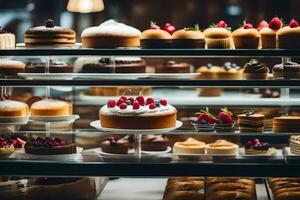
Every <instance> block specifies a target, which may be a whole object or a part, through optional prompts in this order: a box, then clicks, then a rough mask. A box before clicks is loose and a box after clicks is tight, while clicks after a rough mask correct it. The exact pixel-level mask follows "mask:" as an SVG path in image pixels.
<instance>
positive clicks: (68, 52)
mask: <svg viewBox="0 0 300 200" xmlns="http://www.w3.org/2000/svg"><path fill="white" fill-rule="evenodd" d="M99 55H101V56H147V57H164V56H168V57H170V56H176V57H211V56H217V57H249V56H255V57H264V56H269V57H283V56H285V57H295V56H300V49H138V48H137V49H128V48H127V49H125V48H124V49H121V48H120V49H84V48H78V49H72V48H69V49H60V48H49V49H45V48H41V49H36V48H35V49H9V50H0V57H1V56H99Z"/></svg>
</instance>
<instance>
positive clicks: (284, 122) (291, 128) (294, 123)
mask: <svg viewBox="0 0 300 200" xmlns="http://www.w3.org/2000/svg"><path fill="white" fill-rule="evenodd" d="M299 131H300V117H298V116H281V117H274V118H273V132H275V133H277V132H279V133H280V132H287V133H288V132H293V133H296V132H299Z"/></svg>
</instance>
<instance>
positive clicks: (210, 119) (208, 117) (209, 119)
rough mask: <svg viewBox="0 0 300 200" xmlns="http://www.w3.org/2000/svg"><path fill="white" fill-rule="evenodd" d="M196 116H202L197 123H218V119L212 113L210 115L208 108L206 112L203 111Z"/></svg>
mask: <svg viewBox="0 0 300 200" xmlns="http://www.w3.org/2000/svg"><path fill="white" fill-rule="evenodd" d="M196 114H200V115H199V116H198V119H197V121H196V122H197V123H201V124H202V123H205V124H215V123H216V122H217V120H216V118H215V117H214V116H213V115H212V114H211V113H209V110H208V108H206V110H201V111H200V113H196Z"/></svg>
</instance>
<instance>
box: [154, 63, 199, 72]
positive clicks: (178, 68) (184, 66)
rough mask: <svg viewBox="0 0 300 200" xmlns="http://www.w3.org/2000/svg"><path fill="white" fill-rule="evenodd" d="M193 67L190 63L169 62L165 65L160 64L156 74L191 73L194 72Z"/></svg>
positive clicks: (156, 68)
mask: <svg viewBox="0 0 300 200" xmlns="http://www.w3.org/2000/svg"><path fill="white" fill-rule="evenodd" d="M192 68H193V67H192V65H190V64H188V63H177V62H175V61H172V60H169V61H167V62H165V63H163V64H159V65H157V66H156V67H155V72H156V73H190V72H191V71H192Z"/></svg>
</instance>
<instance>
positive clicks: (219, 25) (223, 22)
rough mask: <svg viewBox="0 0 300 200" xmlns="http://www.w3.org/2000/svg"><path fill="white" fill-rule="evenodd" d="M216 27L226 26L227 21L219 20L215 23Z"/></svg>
mask: <svg viewBox="0 0 300 200" xmlns="http://www.w3.org/2000/svg"><path fill="white" fill-rule="evenodd" d="M217 27H219V28H227V23H226V22H225V21H224V20H221V21H219V22H218V23H217Z"/></svg>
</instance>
